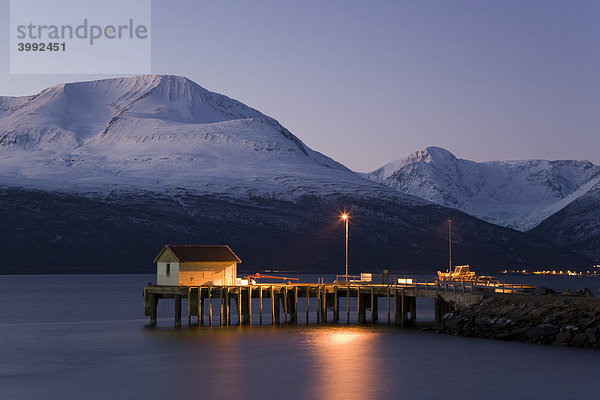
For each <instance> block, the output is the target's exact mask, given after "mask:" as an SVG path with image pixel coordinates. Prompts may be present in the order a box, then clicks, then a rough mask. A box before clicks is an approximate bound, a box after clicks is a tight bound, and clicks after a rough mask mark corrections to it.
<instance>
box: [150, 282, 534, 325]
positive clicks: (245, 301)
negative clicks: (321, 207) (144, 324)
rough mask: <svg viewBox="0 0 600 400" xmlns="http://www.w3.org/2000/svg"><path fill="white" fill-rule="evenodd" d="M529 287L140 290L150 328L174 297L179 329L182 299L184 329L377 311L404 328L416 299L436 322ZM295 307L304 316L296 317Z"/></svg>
mask: <svg viewBox="0 0 600 400" xmlns="http://www.w3.org/2000/svg"><path fill="white" fill-rule="evenodd" d="M531 289H532V286H530V285H509V284H502V285H493V286H490V285H481V284H476V283H473V282H444V283H428V282H424V283H410V284H397V285H390V284H373V283H354V282H353V283H348V284H345V283H343V284H304V283H301V284H254V285H244V286H214V285H208V286H192V287H188V286H160V285H148V286H146V287H145V288H144V314H145V315H147V316H150V324H151V325H156V322H157V313H158V303H159V300H161V299H174V301H175V310H174V311H175V326H176V327H179V326H181V305H182V299H184V298H185V299H187V308H188V310H187V311H188V313H187V315H188V325H189V326H230V325H232V324H235V325H253V324H258V325H263V322H264V321H266V320H267V319H268V321H269V322H270V324H273V325H279V324H281V323H282V322H283V323H286V324H297V323H306V324H308V323H311V322H316V323H328V322H334V323H338V322H346V323H350V322H351V321H356V322H358V323H359V324H364V323H376V322H377V321H379V320H380V308H382V311H383V312H384V314H383V318H384V319H386V320H387V323H389V324H392V323H393V324H395V325H398V326H404V325H405V324H407V323H408V322H410V321H413V320H415V319H416V310H417V306H416V304H417V298H419V297H421V298H433V299H435V319H436V321H440V320H441V318H442V316H443V315H444V314H446V313H447V312H449V311H450V310H451V308H452V307H453V305H456V304H459V303H460V304H463V305H464V304H473V303H474V302H477V301H479V300H481V297H482V295H483V294H485V293H490V292H496V293H514V292H523V291H529V290H531ZM382 303H383V304H382ZM301 308H303V313H302V314H304V315H301V316H300V317H299V309H301ZM351 313H353V314H355V315H356V318H354V315H351ZM256 314H258V318H256ZM340 314H341V316H340ZM232 315H234V316H235V318H234V319H232ZM313 315H314V317H313ZM282 316H283V319H282ZM194 317H195V318H194ZM253 318H255V319H254V320H253ZM193 319H195V321H193Z"/></svg>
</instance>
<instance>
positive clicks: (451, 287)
mask: <svg viewBox="0 0 600 400" xmlns="http://www.w3.org/2000/svg"><path fill="white" fill-rule="evenodd" d="M377 278H378V279H377V280H379V282H377V280H373V279H371V280H364V279H361V276H358V275H337V276H336V280H335V281H334V283H333V284H334V285H339V286H345V285H350V286H353V285H354V286H356V285H361V286H365V285H366V286H388V287H394V288H402V289H413V290H415V291H420V290H423V291H435V292H461V293H468V292H471V293H472V292H481V291H488V292H495V293H516V292H528V291H531V290H533V289H535V286H534V285H528V284H522V283H504V282H501V281H484V282H477V281H467V280H448V281H438V280H433V281H427V280H425V281H424V282H418V281H413V280H412V279H411V278H402V277H398V276H393V275H390V276H388V277H383V278H382V277H381V276H377Z"/></svg>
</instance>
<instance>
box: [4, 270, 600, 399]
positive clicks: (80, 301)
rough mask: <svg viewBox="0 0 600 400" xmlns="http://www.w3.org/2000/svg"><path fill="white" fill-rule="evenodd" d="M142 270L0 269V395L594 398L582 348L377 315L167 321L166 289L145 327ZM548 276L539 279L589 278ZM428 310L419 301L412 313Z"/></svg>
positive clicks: (595, 388)
mask: <svg viewBox="0 0 600 400" xmlns="http://www.w3.org/2000/svg"><path fill="white" fill-rule="evenodd" d="M153 279H154V277H153V276H152V275H85V276H73V275H71V276H0V399H2V400H4V399H164V398H214V399H221V398H231V399H237V398H249V399H253V398H269V397H277V398H283V399H436V398H442V397H443V398H447V399H454V398H456V399H565V398H566V399H598V398H600V380H599V379H598V375H599V373H600V352H598V351H594V350H583V349H572V348H561V347H553V346H541V345H530V344H521V343H509V342H500V341H492V340H479V339H468V338H460V337H454V336H448V335H439V334H435V333H431V332H423V331H421V330H420V329H418V328H406V329H399V328H395V327H389V326H387V325H386V324H384V323H381V324H378V325H376V326H357V325H350V326H347V325H346V324H338V325H328V326H316V325H309V326H306V325H301V324H300V325H298V326H279V327H272V326H253V327H229V328H219V327H213V328H208V327H204V328H202V329H198V328H187V327H183V328H181V329H175V328H173V327H172V325H173V320H172V315H173V307H172V304H169V303H168V302H165V303H164V304H161V305H159V326H158V327H157V328H148V327H147V323H148V319H147V317H144V315H143V301H142V288H143V286H144V285H145V284H146V283H147V282H149V281H152V280H153ZM519 279H525V280H526V279H530V278H528V277H520V278H519ZM553 279H554V280H553V281H552V280H550V281H548V282H543V283H542V284H544V285H546V286H551V287H556V288H566V287H572V288H578V287H584V286H587V287H591V288H594V289H593V290H594V291H595V293H597V288H598V286H599V284H600V279H587V280H581V278H553ZM578 279H579V280H578ZM304 280H305V281H309V280H308V279H304ZM515 280H516V279H515ZM310 281H311V282H312V281H314V280H310ZM553 283H554V284H553ZM184 309H185V307H184ZM254 310H256V309H254ZM342 310H344V308H342ZM383 310H385V308H383ZM255 313H256V311H255ZM380 313H381V311H380ZM384 313H385V311H384ZM161 314H162V315H161ZM380 315H381V314H380ZM381 316H382V317H383V318H382V319H384V320H385V315H381ZM432 316H433V312H432V304H428V303H427V302H420V303H419V309H418V317H419V320H424V321H428V320H429V321H430V320H431V319H432ZM254 318H257V316H256V314H255V317H254ZM184 325H185V322H184Z"/></svg>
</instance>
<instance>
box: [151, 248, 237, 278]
mask: <svg viewBox="0 0 600 400" xmlns="http://www.w3.org/2000/svg"><path fill="white" fill-rule="evenodd" d="M154 262H155V263H156V284H157V285H167V286H200V285H204V284H210V285H235V283H236V277H237V265H238V264H239V263H241V262H242V261H241V260H240V259H239V258H238V257H237V256H236V255H235V253H234V252H233V251H231V249H230V248H229V246H227V245H172V244H167V245H165V247H163V249H162V250H161V251H160V253H158V255H157V256H156V258H155V259H154Z"/></svg>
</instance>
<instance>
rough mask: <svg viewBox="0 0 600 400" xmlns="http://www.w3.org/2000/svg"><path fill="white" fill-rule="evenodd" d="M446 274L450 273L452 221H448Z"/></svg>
mask: <svg viewBox="0 0 600 400" xmlns="http://www.w3.org/2000/svg"><path fill="white" fill-rule="evenodd" d="M448 250H449V251H448V272H450V273H451V272H452V220H451V219H449V220H448Z"/></svg>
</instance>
